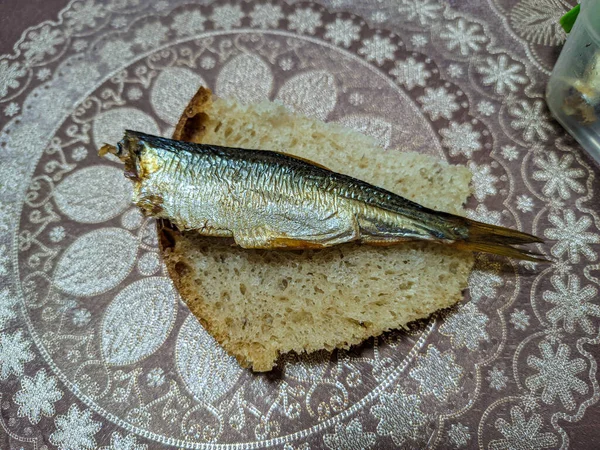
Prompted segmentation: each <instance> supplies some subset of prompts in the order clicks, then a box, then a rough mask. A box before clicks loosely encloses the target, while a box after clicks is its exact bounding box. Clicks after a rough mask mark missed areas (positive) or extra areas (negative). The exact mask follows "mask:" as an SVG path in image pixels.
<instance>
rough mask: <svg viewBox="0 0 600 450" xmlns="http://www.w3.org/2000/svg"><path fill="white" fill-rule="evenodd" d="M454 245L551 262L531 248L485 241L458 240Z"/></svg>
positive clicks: (466, 248) (463, 248) (527, 259)
mask: <svg viewBox="0 0 600 450" xmlns="http://www.w3.org/2000/svg"><path fill="white" fill-rule="evenodd" d="M453 246H454V247H456V248H459V249H461V250H467V251H471V252H483V253H492V254H494V255H500V256H506V257H508V258H515V259H522V260H525V261H532V262H542V263H549V262H551V261H549V260H548V259H546V258H544V255H541V254H540V253H535V252H531V251H529V250H525V249H520V248H515V247H511V246H510V245H502V244H486V243H483V242H469V241H457V242H455V243H454V244H453Z"/></svg>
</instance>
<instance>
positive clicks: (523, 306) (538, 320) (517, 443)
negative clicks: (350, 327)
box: [0, 0, 600, 450]
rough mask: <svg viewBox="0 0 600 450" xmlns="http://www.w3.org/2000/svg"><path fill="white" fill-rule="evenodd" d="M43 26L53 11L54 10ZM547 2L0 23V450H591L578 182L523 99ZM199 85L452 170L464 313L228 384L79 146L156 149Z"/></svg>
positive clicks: (588, 271)
mask: <svg viewBox="0 0 600 450" xmlns="http://www.w3.org/2000/svg"><path fill="white" fill-rule="evenodd" d="M63 7H64V9H60V8H63ZM568 7H569V5H568V3H567V2H564V1H562V0H545V1H542V0H536V1H534V0H520V1H515V0H487V2H477V1H470V2H457V1H444V2H435V1H433V0H378V1H375V0H371V1H364V2H363V1H361V2H358V1H352V0H323V1H322V2H321V3H308V2H301V3H300V2H294V1H288V2H283V1H278V0H269V1H266V2H265V1H258V2H246V1H242V2H239V1H196V2H192V1H189V0H187V1H186V0H181V1H169V2H167V1H156V2H144V1H141V0H112V1H100V0H79V1H72V2H70V3H68V4H65V3H64V2H63V3H61V2H48V3H42V2H33V3H31V2H17V1H14V0H10V1H6V0H4V1H3V2H2V4H0V21H1V22H0V24H1V28H2V30H0V32H1V33H2V34H1V36H2V39H1V40H0V46H1V48H0V50H2V51H3V52H5V53H6V54H4V55H3V56H2V57H0V127H1V130H0V327H1V331H0V393H1V397H2V398H1V401H0V412H1V414H0V418H1V420H0V436H1V437H0V442H1V443H0V446H2V448H15V449H18V448H40V449H44V448H54V447H59V448H73V449H75V448H77V449H88V448H89V449H91V448H97V447H102V448H112V449H141V448H156V447H160V446H175V447H180V448H232V449H233V448H236V449H242V448H243V449H245V448H262V447H274V448H278V449H285V450H292V449H295V450H298V449H309V448H313V449H314V448H331V449H363V448H364V449H375V448H395V447H400V448H438V449H446V448H482V449H513V448H514V449H545V448H569V447H570V448H597V446H598V445H597V439H598V437H599V435H600V433H599V432H598V430H597V427H595V424H596V423H597V422H598V408H597V406H595V405H594V404H595V403H596V402H597V401H598V398H599V391H600V389H599V386H598V381H597V373H596V371H597V362H596V358H597V357H598V355H599V351H598V344H599V343H600V336H599V334H598V331H599V330H598V328H599V322H600V306H599V305H598V293H599V289H598V285H599V284H600V279H599V278H600V264H599V263H598V261H599V255H598V253H599V251H600V245H599V244H600V234H599V227H600V217H599V214H600V206H599V202H598V197H599V195H600V189H599V183H598V176H599V175H600V169H599V167H598V166H597V165H596V164H595V163H594V162H593V161H592V160H591V159H590V158H589V157H588V156H586V154H585V153H584V152H583V151H582V149H581V148H580V147H579V146H578V145H577V144H576V143H575V142H574V141H573V140H572V139H571V138H569V136H568V135H567V134H566V133H565V132H564V130H563V129H561V128H560V127H559V126H558V125H557V124H556V122H554V121H553V120H552V119H551V118H550V117H549V114H548V111H547V109H546V106H545V102H544V98H543V94H544V88H545V84H546V82H547V79H548V75H549V71H550V70H551V68H552V65H553V62H554V61H555V60H556V57H557V55H558V52H559V50H560V45H561V43H562V41H563V40H564V38H565V36H564V34H563V33H562V32H561V30H560V28H559V27H558V26H557V25H556V21H557V19H558V17H560V16H561V15H562V14H563V13H564V12H565V11H566V10H567V9H568ZM200 84H205V85H207V86H209V87H210V88H211V89H213V90H214V91H215V93H216V94H217V95H219V96H233V97H236V98H238V99H239V100H240V101H243V102H255V101H260V100H262V99H277V100H279V101H281V102H283V103H285V104H286V105H288V106H289V107H290V108H292V109H294V110H296V111H299V112H301V113H304V114H308V115H312V116H314V117H318V118H321V119H323V120H328V121H335V122H339V123H342V124H345V125H347V126H350V127H354V128H356V129H359V130H361V131H362V132H364V133H367V134H370V135H372V136H374V137H375V138H376V139H377V140H378V141H379V142H380V144H381V146H382V147H385V148H386V149H387V150H386V151H389V152H396V151H419V152H427V153H430V154H433V155H437V156H439V157H441V158H444V159H446V160H447V161H448V162H450V163H453V164H465V165H468V166H469V167H470V168H471V170H472V171H473V174H474V177H473V187H474V195H473V197H472V198H471V200H470V201H469V203H468V205H467V207H468V215H469V216H470V217H472V218H475V219H479V220H483V221H487V222H491V223H495V224H501V225H505V226H511V227H516V228H519V229H522V230H524V231H527V232H532V233H535V234H537V235H539V236H542V237H545V238H546V239H547V243H546V244H545V245H540V246H539V249H538V250H539V251H541V252H543V253H544V254H545V255H547V256H548V257H549V258H550V259H552V261H553V264H552V265H535V264H530V263H518V262H515V261H505V260H501V259H495V258H492V257H487V256H479V257H478V261H477V267H476V270H475V271H474V272H473V274H472V276H471V278H470V288H469V290H468V292H467V293H466V297H465V300H464V302H463V303H462V304H461V305H459V306H458V307H457V308H455V309H454V310H453V311H450V312H447V313H444V314H441V315H438V316H436V317H435V318H433V319H431V320H430V321H428V322H425V323H422V324H416V325H415V326H414V327H412V329H411V330H410V331H408V332H402V333H400V332H394V333H389V334H386V335H384V336H382V337H380V338H378V339H375V340H371V341H369V342H367V343H365V344H364V345H363V346H361V347H360V348H355V349H352V350H351V351H348V352H336V353H334V354H333V355H329V354H321V353H319V354H316V355H311V356H309V357H291V356H290V357H287V358H285V360H284V361H283V363H282V366H281V368H280V370H278V371H276V372H274V373H272V374H269V375H253V374H251V373H249V372H248V371H245V370H242V369H240V368H239V367H238V365H237V364H236V363H235V361H234V360H232V359H231V358H230V357H228V356H227V355H226V354H224V352H223V351H222V350H221V349H220V347H218V346H217V345H216V344H215V343H214V341H213V340H212V338H211V337H210V336H209V335H208V334H207V333H206V332H205V331H204V330H203V329H202V327H201V326H200V325H199V324H198V323H197V321H195V319H194V318H193V317H191V316H190V314H189V311H188V310H187V308H186V307H185V305H183V303H182V302H181V300H180V299H179V297H178V295H177V293H176V291H175V290H174V289H173V287H172V285H171V283H170V281H169V279H168V277H167V274H166V271H165V268H164V266H163V264H162V262H161V260H160V257H159V255H158V251H157V241H156V235H155V230H154V225H153V222H152V221H151V220H147V219H145V218H144V217H142V216H141V215H140V213H139V212H138V211H137V210H136V209H135V208H133V207H132V206H131V205H130V195H131V192H130V190H131V187H130V186H129V184H128V183H127V182H126V180H125V179H124V178H123V176H122V170H121V168H120V166H119V165H118V164H116V163H112V162H110V161H103V160H99V159H98V158H97V156H96V149H97V148H98V147H99V146H100V145H101V144H102V143H103V142H105V141H107V142H111V143H114V142H116V141H117V140H118V138H119V137H120V135H121V133H122V131H123V129H124V128H131V129H136V130H140V131H145V132H149V133H155V134H161V135H170V133H171V131H172V128H173V124H174V122H175V120H176V119H177V117H178V116H179V114H180V112H181V111H182V108H183V107H184V105H185V104H186V103H187V100H188V99H189V98H190V96H191V95H192V94H193V93H194V92H195V91H196V89H197V87H198V86H199V85H200Z"/></svg>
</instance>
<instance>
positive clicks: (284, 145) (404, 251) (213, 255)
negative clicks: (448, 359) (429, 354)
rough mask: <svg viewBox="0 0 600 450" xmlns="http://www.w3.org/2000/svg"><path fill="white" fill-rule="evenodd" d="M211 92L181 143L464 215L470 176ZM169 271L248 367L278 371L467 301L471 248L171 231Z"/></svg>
mask: <svg viewBox="0 0 600 450" xmlns="http://www.w3.org/2000/svg"><path fill="white" fill-rule="evenodd" d="M207 92H208V91H206V90H201V91H200V92H199V93H198V94H197V95H196V97H195V98H194V100H193V101H192V102H191V103H190V105H189V106H188V108H187V109H186V112H185V114H184V116H183V117H182V120H181V121H180V124H179V125H178V127H177V129H176V133H175V137H176V138H182V139H186V140H190V141H195V142H202V143H207V144H215V145H222V146H230V147H241V148H249V149H253V148H254V149H265V150H275V151H283V152H286V153H289V154H292V155H296V156H299V157H302V158H306V159H309V160H312V161H314V162H316V163H319V164H322V165H325V166H327V167H328V168H329V169H331V170H333V171H336V172H341V173H345V174H347V175H351V176H353V177H356V178H359V179H362V180H365V181H368V182H370V183H372V184H375V185H378V186H381V187H383V188H386V189H388V190H390V191H392V192H395V193H398V194H400V195H402V196H404V197H406V198H409V199H411V200H414V201H416V202H419V203H421V204H423V205H425V206H428V207H430V208H435V209H439V210H442V211H447V212H451V213H454V214H462V213H463V212H464V211H463V209H462V205H463V203H464V202H465V200H466V199H467V197H468V196H469V195H470V187H469V183H470V179H471V174H470V172H469V170H468V169H467V168H465V167H462V166H452V165H448V164H446V163H445V162H442V161H439V160H436V159H435V158H432V157H430V156H426V155H421V154H416V153H403V152H401V151H398V150H387V151H384V150H382V149H380V148H378V147H377V146H376V144H375V142H374V140H373V139H371V138H369V137H366V136H363V135H361V134H359V133H357V132H355V131H351V130H348V129H345V128H343V127H341V126H339V125H335V124H325V123H323V122H321V121H318V120H313V119H310V118H306V117H301V116H298V115H294V114H292V113H290V112H289V111H288V110H287V109H285V108H284V107H283V106H281V105H277V104H275V103H270V102H263V103H260V104H253V105H241V104H239V103H237V102H235V101H231V100H215V101H214V102H213V101H212V100H211V98H210V95H207ZM163 232H164V233H165V235H169V239H168V240H169V241H170V244H169V245H164V246H163V254H164V259H165V262H166V264H167V267H168V270H169V273H170V275H171V277H172V278H173V280H174V282H175V284H176V286H177V287H178V289H179V292H180V294H181V296H182V298H183V299H184V301H185V302H186V304H187V305H188V306H189V308H190V310H191V311H192V313H193V314H194V315H195V316H196V317H197V318H198V319H199V320H200V322H201V323H202V324H203V326H204V327H205V328H206V329H207V331H208V332H209V333H211V334H212V335H213V336H214V337H215V339H216V340H217V341H218V342H219V343H220V344H221V345H222V346H223V347H224V348H225V349H226V350H227V351H228V352H229V353H230V354H232V355H234V356H235V357H236V358H237V360H238V361H239V362H240V364H241V365H242V366H244V367H250V368H252V369H253V370H255V371H268V370H271V369H272V368H273V367H274V365H275V364H276V360H277V358H278V356H279V355H280V354H282V353H286V352H290V351H295V352H297V353H302V352H313V351H316V350H320V349H326V350H333V349H334V348H336V347H338V348H348V347H350V346H351V345H354V344H359V343H360V342H362V341H363V340H365V339H366V338H368V337H371V336H377V335H379V334H381V333H383V332H385V331H388V330H391V329H398V328H402V327H403V326H404V325H406V324H407V323H409V322H411V321H414V320H416V319H420V318H425V317H427V316H429V315H430V314H431V313H433V312H434V311H436V310H438V309H441V308H446V307H449V306H451V305H453V304H454V303H456V302H458V301H459V300H461V298H462V290H463V289H464V288H465V287H466V286H467V278H468V275H469V273H470V270H471V268H472V266H473V262H474V257H473V255H472V253H467V252H460V251H457V250H456V249H453V248H449V247H446V246H443V245H435V244H428V243H417V242H415V243H406V244H401V245H397V246H393V247H372V246H366V245H360V244H347V245H340V246H337V247H333V248H329V249H324V250H305V251H268V250H245V249H241V248H239V247H235V246H232V245H231V241H229V240H224V239H218V238H205V237H202V236H200V235H199V234H198V233H196V232H185V233H180V232H177V231H172V230H171V231H169V230H163Z"/></svg>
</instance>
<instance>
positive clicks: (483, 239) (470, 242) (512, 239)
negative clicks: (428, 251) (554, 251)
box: [455, 219, 549, 262]
mask: <svg viewBox="0 0 600 450" xmlns="http://www.w3.org/2000/svg"><path fill="white" fill-rule="evenodd" d="M463 220H464V226H465V227H466V231H467V232H466V237H464V238H463V239H461V240H457V241H456V242H455V246H456V247H458V248H461V249H464V250H470V251H476V252H484V253H493V254H495V255H501V256H506V257H509V258H516V259H522V260H526V261H535V262H549V261H548V260H547V259H546V258H544V256H543V255H541V254H539V253H536V252H532V251H530V250H526V249H522V248H518V247H513V246H514V245H526V244H539V243H543V242H544V241H543V240H542V239H540V238H539V237H537V236H534V235H532V234H528V233H523V232H522V231H517V230H512V229H510V228H504V227H499V226H496V225H490V224H487V223H482V222H476V221H474V220H469V219H463Z"/></svg>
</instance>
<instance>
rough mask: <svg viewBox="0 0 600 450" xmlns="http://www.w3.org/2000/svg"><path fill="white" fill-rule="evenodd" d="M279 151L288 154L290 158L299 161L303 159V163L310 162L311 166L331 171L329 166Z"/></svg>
mask: <svg viewBox="0 0 600 450" xmlns="http://www.w3.org/2000/svg"><path fill="white" fill-rule="evenodd" d="M279 153H281V154H282V155H285V156H289V157H290V158H294V159H297V160H299V161H303V162H305V163H308V164H312V165H313V166H317V167H319V168H321V169H325V170H329V171H330V172H332V170H331V169H330V168H329V167H325V166H324V165H323V164H319V163H316V162H314V161H311V160H310V159H306V158H302V157H300V156H296V155H291V154H289V153H285V152H279Z"/></svg>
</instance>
